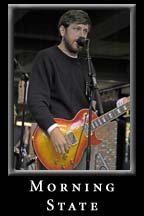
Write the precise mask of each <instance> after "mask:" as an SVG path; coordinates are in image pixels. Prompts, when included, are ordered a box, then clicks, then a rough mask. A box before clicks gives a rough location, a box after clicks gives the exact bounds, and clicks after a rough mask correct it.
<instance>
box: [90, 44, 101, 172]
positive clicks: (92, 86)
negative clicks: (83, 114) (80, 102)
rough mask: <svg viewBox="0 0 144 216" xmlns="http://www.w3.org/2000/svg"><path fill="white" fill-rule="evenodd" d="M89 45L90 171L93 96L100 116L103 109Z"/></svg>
mask: <svg viewBox="0 0 144 216" xmlns="http://www.w3.org/2000/svg"><path fill="white" fill-rule="evenodd" d="M89 44H90V40H88V42H87V49H86V51H87V60H88V69H89V73H88V75H89V77H90V81H91V82H90V84H89V86H88V87H89V100H90V105H89V120H88V145H87V149H86V170H89V169H90V159H91V158H90V157H91V122H92V101H93V99H94V96H96V99H97V102H98V108H99V112H100V114H103V113H104V111H103V107H102V103H101V98H100V94H99V91H98V87H97V81H96V72H95V70H94V67H93V64H92V61H91V56H90V53H89Z"/></svg>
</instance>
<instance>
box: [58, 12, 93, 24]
mask: <svg viewBox="0 0 144 216" xmlns="http://www.w3.org/2000/svg"><path fill="white" fill-rule="evenodd" d="M72 23H77V24H84V25H86V24H88V25H89V26H91V20H90V18H89V16H88V14H87V13H86V12H85V11H83V10H68V11H67V12H65V13H64V14H63V15H62V16H61V17H60V19H59V23H58V28H59V27H60V26H61V25H63V26H64V27H66V28H67V27H68V26H69V25H70V24H72Z"/></svg>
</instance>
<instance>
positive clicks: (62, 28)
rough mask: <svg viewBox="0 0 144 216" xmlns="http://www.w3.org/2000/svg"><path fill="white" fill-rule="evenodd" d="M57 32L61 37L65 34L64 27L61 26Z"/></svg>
mask: <svg viewBox="0 0 144 216" xmlns="http://www.w3.org/2000/svg"><path fill="white" fill-rule="evenodd" d="M59 31H60V35H61V36H62V37H63V36H64V34H65V27H64V26H63V25H61V26H60V27H59Z"/></svg>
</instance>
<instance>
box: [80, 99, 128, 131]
mask: <svg viewBox="0 0 144 216" xmlns="http://www.w3.org/2000/svg"><path fill="white" fill-rule="evenodd" d="M129 105H130V102H127V103H125V104H123V105H121V106H120V107H117V108H115V109H113V110H111V111H109V112H107V113H105V114H104V115H102V116H100V117H97V118H96V119H94V120H93V121H92V122H91V130H92V131H93V130H95V129H96V128H99V127H101V126H103V125H105V124H107V123H108V122H111V121H112V120H114V119H116V118H118V117H119V116H121V115H122V114H124V113H125V112H126V111H127V110H128V109H129ZM84 131H85V133H86V134H87V135H88V124H86V125H85V128H84Z"/></svg>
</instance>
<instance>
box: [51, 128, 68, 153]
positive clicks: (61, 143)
mask: <svg viewBox="0 0 144 216" xmlns="http://www.w3.org/2000/svg"><path fill="white" fill-rule="evenodd" d="M49 135H50V139H51V141H52V144H53V146H54V148H55V150H56V152H58V153H59V154H66V153H68V151H69V146H68V143H67V141H66V139H65V137H64V135H63V133H62V132H61V130H60V129H59V127H56V128H54V129H53V130H52V131H51V132H50V134H49Z"/></svg>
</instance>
